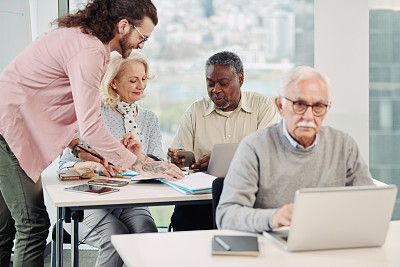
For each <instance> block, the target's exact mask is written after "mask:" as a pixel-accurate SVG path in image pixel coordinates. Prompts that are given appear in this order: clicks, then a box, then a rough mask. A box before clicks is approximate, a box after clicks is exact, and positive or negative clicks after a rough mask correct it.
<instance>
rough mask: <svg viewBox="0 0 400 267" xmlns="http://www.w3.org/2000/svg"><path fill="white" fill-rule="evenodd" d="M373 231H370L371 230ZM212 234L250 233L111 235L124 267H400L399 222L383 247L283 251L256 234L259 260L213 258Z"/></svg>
mask: <svg viewBox="0 0 400 267" xmlns="http://www.w3.org/2000/svg"><path fill="white" fill-rule="evenodd" d="M371 231H373V229H371ZM215 234H221V235H238V234H245V235H248V234H249V233H244V232H237V231H230V230H209V231H189V232H173V233H147V234H130V235H114V236H112V237H111V242H112V244H113V245H114V247H115V248H116V249H117V251H118V253H119V255H120V256H121V258H122V259H123V261H124V262H125V264H126V265H127V266H130V267H133V266H157V267H158V266H167V267H169V266H171V267H178V266H185V267H186V266H190V267H196V266H202V267H212V266H229V267H235V266H238V267H239V266H240V267H253V266H257V267H259V266H268V267H275V266H278V267H281V266H290V267H293V266H296V267H302V266H304V267H322V266H323V267H333V266H335V267H336V266H337V267H358V266H360V267H399V266H400V221H392V222H391V224H390V228H389V232H388V236H387V238H386V242H385V244H384V245H383V246H382V247H376V248H358V249H338V250H321V251H308V252H292V253H290V252H285V251H283V250H281V249H280V248H279V247H277V246H276V245H275V244H274V243H273V242H272V241H270V240H269V239H268V238H267V237H264V236H262V235H259V237H258V241H259V246H260V255H259V256H258V257H243V256H212V255H211V239H212V236H213V235H215Z"/></svg>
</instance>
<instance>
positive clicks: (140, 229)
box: [65, 207, 157, 267]
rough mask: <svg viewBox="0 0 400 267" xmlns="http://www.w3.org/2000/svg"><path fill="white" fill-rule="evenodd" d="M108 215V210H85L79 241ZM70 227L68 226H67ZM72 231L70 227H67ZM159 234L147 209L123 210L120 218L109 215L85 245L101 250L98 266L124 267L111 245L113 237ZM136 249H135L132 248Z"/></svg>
mask: <svg viewBox="0 0 400 267" xmlns="http://www.w3.org/2000/svg"><path fill="white" fill-rule="evenodd" d="M107 213H108V210H106V209H94V210H85V213H84V214H85V215H84V218H83V221H82V223H80V224H79V226H78V228H79V240H81V239H82V238H83V237H85V236H86V234H87V233H89V232H90V230H91V229H93V227H94V226H95V225H96V224H97V223H98V222H99V221H100V220H101V219H102V218H103V217H104V216H105V215H106V214H107ZM66 226H68V224H66ZM65 230H67V231H68V232H69V231H70V227H65ZM149 232H157V226H156V224H155V222H154V219H153V217H151V214H150V211H149V209H148V208H147V207H140V208H128V209H123V210H122V213H121V215H120V216H119V217H116V216H115V215H114V214H112V213H111V214H109V215H107V217H106V218H105V219H104V220H103V221H102V222H101V224H99V225H98V226H97V227H96V228H95V229H94V231H93V232H92V233H91V234H90V235H89V236H88V237H87V239H86V240H85V244H88V245H91V246H93V247H96V248H98V249H99V255H98V257H97V261H96V266H101V267H103V266H107V267H108V266H110V267H115V266H118V267H120V266H122V264H123V261H122V259H121V258H120V256H119V255H118V253H117V251H116V250H115V249H114V247H113V245H112V244H111V235H120V234H133V233H149ZM132 249H135V248H132Z"/></svg>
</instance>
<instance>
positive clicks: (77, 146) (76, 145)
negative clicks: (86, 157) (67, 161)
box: [71, 141, 82, 158]
mask: <svg viewBox="0 0 400 267" xmlns="http://www.w3.org/2000/svg"><path fill="white" fill-rule="evenodd" d="M81 145H82V143H81V142H80V141H79V143H76V144H75V145H74V146H73V147H72V149H71V150H72V155H74V156H75V157H77V158H79V156H78V154H79V151H81V149H80V148H79V146H81Z"/></svg>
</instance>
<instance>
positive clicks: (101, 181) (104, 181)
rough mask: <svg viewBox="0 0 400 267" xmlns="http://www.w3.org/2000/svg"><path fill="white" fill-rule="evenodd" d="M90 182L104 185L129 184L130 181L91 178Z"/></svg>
mask: <svg viewBox="0 0 400 267" xmlns="http://www.w3.org/2000/svg"><path fill="white" fill-rule="evenodd" d="M88 184H94V185H104V186H124V185H128V184H129V181H119V180H111V179H101V178H100V179H93V180H89V181H88Z"/></svg>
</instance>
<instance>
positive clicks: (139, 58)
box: [100, 51, 154, 108]
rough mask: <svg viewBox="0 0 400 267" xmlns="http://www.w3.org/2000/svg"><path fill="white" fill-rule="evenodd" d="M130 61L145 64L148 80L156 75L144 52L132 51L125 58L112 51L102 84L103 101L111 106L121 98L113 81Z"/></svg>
mask: <svg viewBox="0 0 400 267" xmlns="http://www.w3.org/2000/svg"><path fill="white" fill-rule="evenodd" d="M130 62H139V63H142V64H143V65H144V69H145V72H146V79H147V80H151V79H153V77H154V76H153V75H151V74H150V71H149V62H148V61H147V58H146V57H145V56H144V55H143V54H141V53H139V52H136V51H132V53H131V54H130V55H129V56H128V57H127V58H123V57H122V56H121V55H120V54H119V53H118V52H111V58H110V63H109V64H108V68H107V70H106V73H105V74H104V77H103V80H102V81H101V84H100V97H101V102H103V103H104V105H106V106H107V107H109V108H114V107H115V105H116V104H117V102H118V100H119V95H118V94H117V91H116V90H115V89H113V88H112V87H111V82H112V81H113V80H114V78H115V77H118V76H119V75H121V74H122V73H123V71H124V70H125V66H126V65H127V64H128V63H130Z"/></svg>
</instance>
